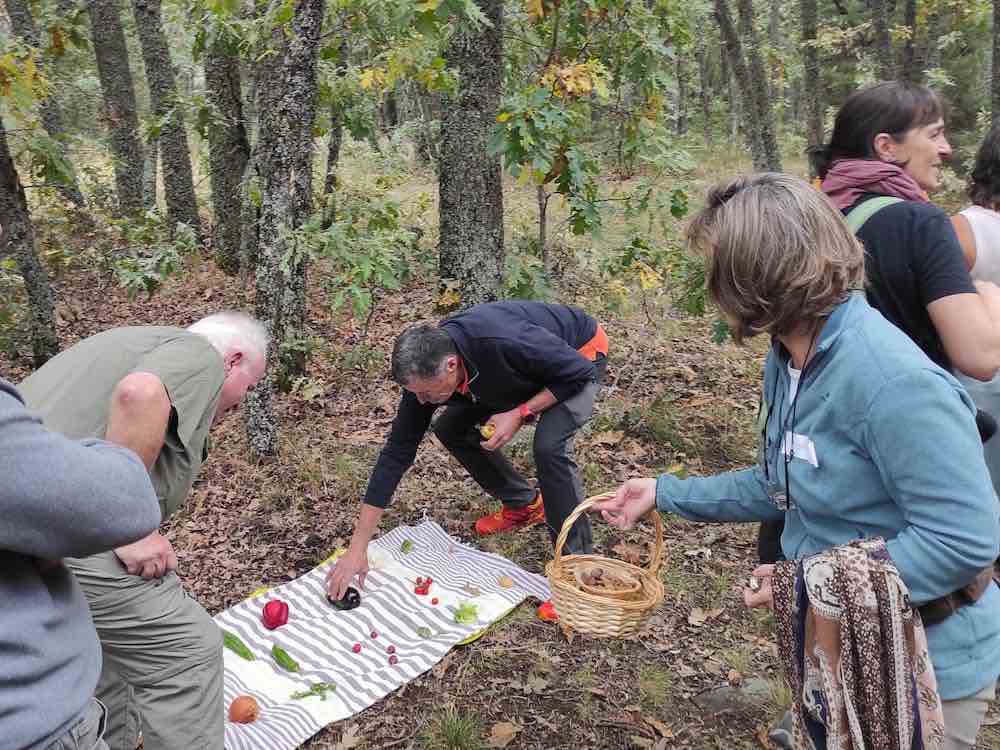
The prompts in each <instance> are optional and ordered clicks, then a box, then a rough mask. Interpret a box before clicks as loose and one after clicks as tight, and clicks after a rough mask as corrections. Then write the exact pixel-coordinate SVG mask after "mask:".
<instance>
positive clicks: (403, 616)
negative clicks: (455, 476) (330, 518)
mask: <svg viewBox="0 0 1000 750" xmlns="http://www.w3.org/2000/svg"><path fill="white" fill-rule="evenodd" d="M404 540H409V541H410V542H411V544H412V547H411V548H410V550H409V552H408V553H403V551H402V546H403V542H404ZM408 546H409V545H408ZM368 560H369V565H370V566H371V572H370V573H369V575H368V578H367V579H366V582H365V589H364V591H362V592H361V606H359V607H358V608H357V609H354V610H351V611H348V612H341V611H338V610H336V609H334V608H333V607H332V606H330V604H329V603H328V602H327V600H326V594H325V588H324V578H325V576H326V572H327V570H328V569H329V566H330V564H329V563H324V564H322V565H320V566H318V567H316V568H314V569H313V570H311V571H310V572H309V573H306V574H305V575H303V576H301V577H299V578H296V579H295V580H294V581H291V582H289V583H286V584H284V585H282V586H278V587H276V588H273V589H270V590H268V591H266V592H264V593H261V594H259V595H257V596H254V597H252V598H250V599H247V600H245V601H243V602H240V603H239V604H237V605H236V606H234V607H231V608H230V609H227V610H226V611H225V612H222V613H221V614H219V615H218V616H217V617H216V618H215V620H216V622H217V623H218V624H219V627H221V628H222V629H223V630H227V631H229V632H231V633H234V634H235V635H237V636H239V638H240V639H241V640H242V641H243V642H244V643H245V644H246V645H247V646H248V647H249V648H250V650H251V651H253V653H254V655H255V657H256V658H255V659H254V660H253V661H247V660H246V659H243V658H241V657H239V656H237V655H236V654H235V653H233V652H232V651H230V650H229V649H224V653H225V701H226V710H227V711H228V708H229V704H230V703H231V702H232V701H233V699H234V698H236V697H237V696H238V695H252V696H253V697H254V698H256V699H257V703H258V704H259V705H260V708H261V715H260V718H259V719H258V720H257V721H255V722H254V723H252V724H235V723H232V722H229V721H228V720H227V722H226V748H227V750H292V748H297V747H298V746H299V745H300V744H301V743H303V742H304V741H305V740H307V739H308V738H309V737H312V736H313V735H314V734H315V733H316V732H318V731H319V730H320V729H322V728H323V727H325V726H326V725H328V724H330V723H332V722H335V721H340V720H342V719H346V718H348V717H349V716H352V715H354V714H356V713H359V712H360V711H362V710H364V709H365V708H367V707H368V706H370V705H372V704H373V703H375V702H376V701H377V700H379V699H380V698H382V697H384V696H386V695H388V694H389V693H391V692H392V691H393V690H395V689H396V688H398V687H401V686H402V685H404V684H405V683H407V682H409V681H410V680H412V679H413V678H415V677H417V676H419V675H421V674H423V673H424V672H426V671H427V670H428V669H430V668H431V667H433V666H434V665H435V664H437V663H438V662H439V661H440V660H441V659H442V658H444V656H445V654H447V653H448V651H449V650H450V649H451V648H452V646H454V645H455V644H457V643H460V642H461V641H463V640H465V639H467V638H469V637H470V636H472V635H474V634H475V633H477V632H478V631H480V630H482V629H483V628H485V627H486V626H487V625H489V624H490V623H492V622H495V621H496V620H498V619H499V618H500V617H502V616H503V615H504V614H505V613H506V612H508V611H510V610H511V609H512V608H513V607H515V606H517V604H519V603H520V602H521V601H523V600H524V599H525V598H526V597H528V596H532V597H535V598H536V599H539V600H541V601H544V600H546V599H548V598H549V596H550V594H549V584H548V581H547V580H546V579H545V578H544V577H543V576H540V575H536V574H534V573H528V572H527V571H525V570H523V569H522V568H520V567H518V566H517V565H515V564H514V563H512V562H511V561H510V560H507V559H506V558H503V557H500V556H499V555H493V554H488V553H485V552H480V551H479V550H476V549H473V548H471V547H467V546H465V545H463V544H462V543H460V542H459V541H458V540H456V539H454V538H453V537H450V536H448V534H446V533H445V531H444V529H442V528H441V527H440V526H438V525H437V524H436V523H434V522H433V521H425V522H423V523H421V524H420V525H419V526H399V527H397V528H395V529H393V530H392V531H391V532H389V533H388V534H385V535H384V536H382V537H380V538H378V539H376V540H375V541H373V542H372V543H371V544H370V545H369V547H368ZM417 576H424V577H426V576H430V577H431V578H432V579H433V581H434V583H433V584H432V585H431V591H430V593H429V594H428V595H427V596H418V595H417V594H415V593H414V591H413V589H414V584H415V581H416V578H417ZM501 576H507V577H509V578H511V579H513V581H514V586H513V587H511V588H503V587H502V586H500V585H499V578H500V577H501ZM466 587H470V588H471V590H472V593H470V590H469V589H467V588H466ZM475 589H479V593H478V595H475V596H474V595H473V593H475ZM433 598H437V599H438V600H439V602H438V604H437V605H432V604H431V600H432V599H433ZM272 599H281V600H283V601H285V602H287V603H288V605H289V608H290V614H289V618H288V624H286V625H284V626H282V627H280V628H278V629H276V630H267V629H266V628H265V627H264V625H263V624H262V623H261V611H262V609H263V607H264V605H265V604H266V603H267V602H268V601H270V600H272ZM465 602H472V603H473V604H475V605H476V615H477V618H478V619H477V621H476V622H475V623H470V624H458V623H456V622H455V619H454V613H455V610H456V609H457V608H458V606H460V605H461V604H463V603H465ZM418 628H427V629H428V630H430V631H431V635H430V637H424V636H421V635H420V634H419V633H418V632H417V631H418ZM373 631H374V632H376V633H377V634H378V635H377V637H376V638H372V637H371V633H372V632H373ZM356 643H360V644H361V651H360V653H354V651H353V650H352V647H353V646H354V644H356ZM273 645H278V646H280V647H281V648H282V649H284V650H285V651H286V652H287V653H288V654H289V655H290V656H291V657H292V658H293V659H295V661H297V662H298V664H299V667H300V670H299V672H297V673H290V672H287V671H285V670H283V669H282V668H281V667H279V666H278V665H277V664H276V663H275V662H274V659H273V658H272V657H271V647H272V646H273ZM390 645H392V646H395V655H396V657H397V659H398V662H397V663H396V664H390V663H389V653H388V650H387V649H388V647H389V646H390ZM316 683H333V684H334V685H336V689H335V690H334V691H332V692H328V693H326V696H325V699H323V698H321V697H320V696H317V695H311V696H309V697H307V698H295V699H293V698H292V697H291V695H292V694H293V693H297V692H301V691H307V690H309V688H310V686H311V685H314V684H316Z"/></svg>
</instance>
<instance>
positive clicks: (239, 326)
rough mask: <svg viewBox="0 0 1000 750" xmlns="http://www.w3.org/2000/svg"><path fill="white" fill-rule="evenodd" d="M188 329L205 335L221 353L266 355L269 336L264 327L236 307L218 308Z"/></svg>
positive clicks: (223, 354) (264, 357)
mask: <svg viewBox="0 0 1000 750" xmlns="http://www.w3.org/2000/svg"><path fill="white" fill-rule="evenodd" d="M188 330H189V331H191V332H192V333H197V334H200V335H202V336H204V337H205V338H207V339H208V340H209V342H210V343H211V344H212V346H214V347H215V349H216V350H217V351H218V352H219V354H221V355H222V356H226V355H227V354H229V353H230V352H231V351H233V350H239V351H242V352H244V353H246V354H253V355H256V356H257V357H260V359H261V360H264V359H266V358H267V345H268V342H269V340H270V336H268V333H267V329H266V328H264V326H263V324H262V323H261V322H260V321H259V320H257V319H256V318H253V317H251V316H249V315H247V314H246V313H241V312H237V311H235V310H226V311H224V312H217V313H215V314H213V315H208V316H206V317H204V318H202V319H201V320H199V321H198V322H196V323H194V324H192V325H190V326H188Z"/></svg>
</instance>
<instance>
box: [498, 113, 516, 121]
mask: <svg viewBox="0 0 1000 750" xmlns="http://www.w3.org/2000/svg"><path fill="white" fill-rule="evenodd" d="M511 117H513V115H512V114H511V113H510V112H501V113H500V114H498V115H497V122H507V120H509V119H510V118H511Z"/></svg>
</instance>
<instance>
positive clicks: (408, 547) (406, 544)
mask: <svg viewBox="0 0 1000 750" xmlns="http://www.w3.org/2000/svg"><path fill="white" fill-rule="evenodd" d="M399 551H400V552H402V553H403V554H404V555H408V554H410V552H412V551H413V542H411V541H410V540H409V539H404V540H403V543H402V544H401V545H399Z"/></svg>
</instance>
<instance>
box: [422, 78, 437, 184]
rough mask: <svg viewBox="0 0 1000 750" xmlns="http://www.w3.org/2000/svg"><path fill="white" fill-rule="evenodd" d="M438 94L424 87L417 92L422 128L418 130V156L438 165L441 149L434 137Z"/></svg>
mask: <svg viewBox="0 0 1000 750" xmlns="http://www.w3.org/2000/svg"><path fill="white" fill-rule="evenodd" d="M435 96H437V95H436V94H432V93H430V92H429V91H427V90H426V89H424V87H423V86H421V87H420V90H419V91H418V92H417V103H418V105H419V106H420V128H419V130H417V156H419V157H420V158H421V159H422V160H423V161H424V162H426V163H428V164H433V165H434V166H435V167H437V165H438V159H439V158H440V156H441V154H440V149H439V144H438V141H437V139H436V138H435V137H434V125H433V124H434V120H435V119H436V116H435V100H434V97H435Z"/></svg>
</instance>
